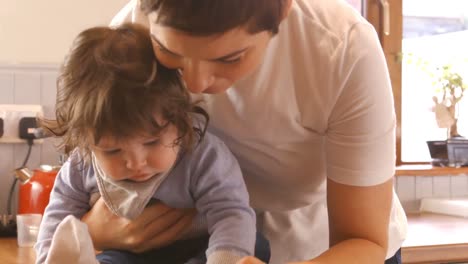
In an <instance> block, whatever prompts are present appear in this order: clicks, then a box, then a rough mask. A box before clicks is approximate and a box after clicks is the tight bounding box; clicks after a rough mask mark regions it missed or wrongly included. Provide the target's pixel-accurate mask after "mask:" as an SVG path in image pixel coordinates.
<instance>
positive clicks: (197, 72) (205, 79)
mask: <svg viewBox="0 0 468 264" xmlns="http://www.w3.org/2000/svg"><path fill="white" fill-rule="evenodd" d="M182 78H183V79H184V81H185V85H186V86H187V88H188V89H189V91H190V92H192V93H203V92H204V91H205V90H206V89H208V88H210V86H212V85H213V84H214V82H215V77H214V74H213V72H212V70H211V67H210V65H209V64H208V63H206V62H190V63H187V64H186V65H184V68H183V70H182Z"/></svg>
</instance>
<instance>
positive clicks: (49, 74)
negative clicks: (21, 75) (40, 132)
mask: <svg viewBox="0 0 468 264" xmlns="http://www.w3.org/2000/svg"><path fill="white" fill-rule="evenodd" d="M57 77H58V72H56V71H46V72H41V105H42V106H43V109H44V115H45V116H46V117H49V118H51V117H54V114H55V113H54V108H55V100H56V94H57Z"/></svg>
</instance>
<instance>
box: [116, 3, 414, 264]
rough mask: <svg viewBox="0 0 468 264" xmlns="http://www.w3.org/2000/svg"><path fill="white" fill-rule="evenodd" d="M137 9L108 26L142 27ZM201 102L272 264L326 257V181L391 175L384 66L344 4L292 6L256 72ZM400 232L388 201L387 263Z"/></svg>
mask: <svg viewBox="0 0 468 264" xmlns="http://www.w3.org/2000/svg"><path fill="white" fill-rule="evenodd" d="M136 3H137V1H136V0H133V1H131V2H129V4H128V5H127V9H128V10H131V11H130V12H128V13H127V15H126V16H124V15H122V14H121V16H120V17H119V18H118V19H117V18H115V19H114V20H113V21H112V23H113V24H114V25H115V24H120V23H122V22H124V21H129V20H130V21H131V20H132V19H133V21H136V22H138V23H141V24H144V25H148V20H147V19H146V20H145V19H143V18H142V17H144V14H143V13H141V12H140V11H139V10H138V9H137V8H135V7H136ZM132 5H133V7H134V8H128V6H132ZM135 17H138V19H136V20H135ZM203 99H204V102H205V105H204V108H205V109H206V110H207V112H208V113H209V114H210V130H211V132H213V133H214V134H216V135H218V136H219V137H220V138H221V139H223V140H224V142H225V143H226V144H227V145H228V146H229V147H230V149H231V150H232V152H233V153H234V154H235V155H236V157H237V158H238V160H239V163H240V165H241V168H242V171H243V174H244V177H245V179H246V183H247V187H248V189H249V194H250V198H251V203H252V205H253V207H254V208H255V209H256V210H257V211H258V212H259V217H258V219H257V220H258V223H259V230H260V231H262V232H264V233H265V234H266V235H267V237H268V238H269V239H270V245H271V247H272V260H271V264H280V263H281V264H283V263H285V262H286V261H292V260H305V259H310V258H313V257H315V256H317V255H319V254H320V253H322V252H323V251H324V250H326V249H327V248H328V232H327V230H328V218H327V210H326V180H327V178H329V179H332V180H333V181H336V182H339V183H342V184H348V185H354V186H372V185H377V184H380V183H383V182H385V181H387V180H389V179H390V178H392V177H393V176H394V172H395V168H394V164H395V124H396V119H395V114H394V107H393V97H392V90H391V84H390V79H389V75H388V70H387V67H386V63H385V57H384V54H383V52H382V49H381V46H380V43H379V40H378V36H377V34H376V32H375V30H374V28H373V27H372V25H370V24H369V23H368V22H367V21H366V20H365V19H364V18H362V17H361V15H360V14H359V13H358V12H356V11H355V10H354V9H353V8H352V7H351V6H350V5H348V4H347V3H345V2H344V1H340V0H327V1H316V0H295V1H294V2H293V6H292V10H291V12H290V13H289V15H288V17H287V18H286V19H285V21H283V22H282V23H281V25H280V30H279V33H278V34H277V35H276V36H275V37H274V38H273V39H272V41H271V42H270V43H269V45H268V47H267V50H266V53H265V57H264V60H263V63H262V64H261V65H260V67H259V68H258V69H257V70H256V72H254V73H253V74H252V75H251V76H248V77H247V78H245V79H243V80H241V81H239V82H238V83H236V85H235V86H233V87H231V88H230V89H228V90H227V91H226V92H225V93H222V94H215V95H203ZM350 206H352V205H350ZM406 225H407V223H406V217H405V213H404V211H403V209H402V207H401V204H400V202H399V200H398V197H397V196H396V195H394V197H393V206H392V212H391V219H390V226H389V247H388V253H387V257H390V256H392V255H394V254H395V252H396V251H397V250H398V249H399V248H400V247H401V244H402V242H403V240H404V238H405V236H406Z"/></svg>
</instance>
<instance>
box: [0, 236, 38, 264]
mask: <svg viewBox="0 0 468 264" xmlns="http://www.w3.org/2000/svg"><path fill="white" fill-rule="evenodd" d="M35 259H36V253H35V252H34V249H33V248H31V247H24V248H20V247H18V244H17V243H16V237H15V238H0V263H2V264H32V263H34V261H35Z"/></svg>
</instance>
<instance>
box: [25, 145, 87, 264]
mask: <svg viewBox="0 0 468 264" xmlns="http://www.w3.org/2000/svg"><path fill="white" fill-rule="evenodd" d="M88 172H89V171H88V170H87V169H85V168H83V166H82V163H81V161H80V160H79V156H78V154H77V153H74V154H72V156H71V157H70V159H69V160H68V161H67V162H66V163H65V164H64V165H63V166H62V168H61V169H60V172H59V173H58V175H57V179H56V180H55V183H54V188H53V189H52V192H51V195H50V200H49V204H48V205H47V208H46V210H45V212H44V215H43V218H42V223H41V226H40V229H39V235H38V239H37V243H36V245H35V246H34V248H35V250H36V263H40V264H42V263H44V261H45V260H46V258H47V255H48V253H49V248H50V244H51V241H52V237H53V235H54V232H55V230H56V228H57V226H58V225H59V223H60V222H61V221H62V220H63V219H64V218H65V217H66V216H68V215H73V216H75V217H76V218H78V219H80V218H81V216H83V215H84V214H85V213H86V212H87V211H88V210H89V209H90V206H89V193H88V192H87V191H85V189H86V187H85V185H86V184H85V180H86V179H89V178H86V177H87V176H86V173H88Z"/></svg>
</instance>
